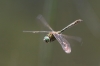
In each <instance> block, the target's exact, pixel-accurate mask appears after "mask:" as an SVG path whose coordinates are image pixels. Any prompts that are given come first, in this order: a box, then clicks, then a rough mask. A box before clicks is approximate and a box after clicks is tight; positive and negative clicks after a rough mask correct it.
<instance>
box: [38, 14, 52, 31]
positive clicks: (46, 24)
mask: <svg viewBox="0 0 100 66" xmlns="http://www.w3.org/2000/svg"><path fill="white" fill-rule="evenodd" d="M37 18H38V19H39V20H40V21H41V22H42V23H43V24H44V25H45V26H46V27H48V28H49V29H50V30H51V31H53V29H52V28H51V27H50V26H49V24H48V23H47V22H46V20H45V19H44V17H43V16H42V15H38V17H37Z"/></svg>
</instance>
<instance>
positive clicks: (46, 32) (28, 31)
mask: <svg viewBox="0 0 100 66" xmlns="http://www.w3.org/2000/svg"><path fill="white" fill-rule="evenodd" d="M23 32H30V33H49V32H51V31H23Z"/></svg>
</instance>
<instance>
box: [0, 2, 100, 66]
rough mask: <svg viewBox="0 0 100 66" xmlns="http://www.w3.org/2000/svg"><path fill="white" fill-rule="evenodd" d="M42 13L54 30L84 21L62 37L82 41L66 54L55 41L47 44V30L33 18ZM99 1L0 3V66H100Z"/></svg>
mask: <svg viewBox="0 0 100 66" xmlns="http://www.w3.org/2000/svg"><path fill="white" fill-rule="evenodd" d="M39 14H42V15H43V16H44V18H45V19H46V20H47V22H48V23H49V24H50V26H51V27H52V28H53V29H54V30H61V29H62V28H64V27H65V26H67V25H68V24H70V23H71V22H73V21H74V20H76V19H79V18H80V19H82V20H83V22H82V23H80V24H78V25H76V26H74V27H72V28H70V29H68V30H66V31H65V32H64V34H67V35H72V36H78V37H81V38H82V42H83V43H82V45H81V43H79V42H76V41H75V42H71V48H72V52H71V53H70V54H66V53H65V52H64V51H63V50H62V48H61V46H60V44H59V43H58V42H57V41H54V42H53V43H49V44H46V43H45V42H43V41H42V40H43V37H44V36H45V34H32V33H23V31H24V30H29V31H31V30H33V31H34V30H48V29H47V28H45V27H44V25H43V24H42V23H41V22H39V21H38V19H37V18H36V17H37V16H38V15H39ZM99 19H100V0H62V1H61V0H0V66H100V20H99Z"/></svg>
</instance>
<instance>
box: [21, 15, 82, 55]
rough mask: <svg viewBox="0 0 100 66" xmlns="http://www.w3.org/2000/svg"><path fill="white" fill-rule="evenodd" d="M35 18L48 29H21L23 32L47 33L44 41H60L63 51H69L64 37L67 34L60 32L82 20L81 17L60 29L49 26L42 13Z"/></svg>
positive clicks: (69, 47) (68, 45)
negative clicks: (55, 29) (56, 29)
mask: <svg viewBox="0 0 100 66" xmlns="http://www.w3.org/2000/svg"><path fill="white" fill-rule="evenodd" d="M37 18H38V19H39V20H40V21H41V22H42V23H43V24H44V26H46V27H47V28H49V30H50V31H23V32H31V33H47V35H46V36H45V37H44V39H43V41H45V42H46V43H50V42H53V41H55V40H57V41H58V42H59V43H60V45H61V46H62V49H63V50H64V51H65V53H71V46H70V43H69V42H68V41H67V39H66V38H65V37H68V36H66V35H64V34H62V33H63V32H64V31H65V30H66V29H68V28H70V27H72V26H74V25H76V24H78V23H80V22H82V20H81V19H78V20H75V21H74V22H72V23H71V24H69V25H68V26H66V27H65V28H63V29H61V30H60V31H54V30H53V29H52V28H51V27H50V25H49V24H48V23H47V22H46V20H45V19H44V17H43V16H42V15H39V16H38V17H37ZM69 37H70V36H69ZM72 38H73V37H72Z"/></svg>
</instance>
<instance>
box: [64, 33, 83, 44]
mask: <svg viewBox="0 0 100 66" xmlns="http://www.w3.org/2000/svg"><path fill="white" fill-rule="evenodd" d="M62 36H63V37H65V38H67V39H74V40H76V41H78V42H82V38H80V37H76V36H69V35H64V34H62Z"/></svg>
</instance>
